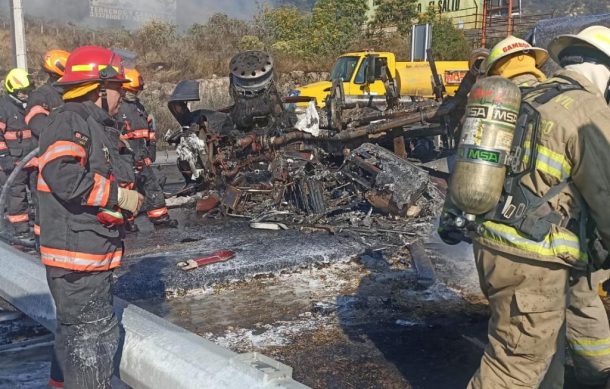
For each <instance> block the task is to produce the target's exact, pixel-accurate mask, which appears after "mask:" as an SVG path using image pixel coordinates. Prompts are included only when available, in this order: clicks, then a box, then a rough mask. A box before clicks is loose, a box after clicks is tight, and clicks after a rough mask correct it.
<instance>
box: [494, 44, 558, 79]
mask: <svg viewBox="0 0 610 389" xmlns="http://www.w3.org/2000/svg"><path fill="white" fill-rule="evenodd" d="M517 53H523V54H533V56H534V58H535V60H536V67H538V68H539V67H541V66H542V65H544V63H545V62H546V60H547V59H548V58H549V53H548V52H547V51H546V50H545V49H541V48H540V47H534V46H532V45H530V44H529V43H527V41H524V40H523V39H519V38H517V37H514V36H512V35H509V36H508V37H506V38H504V39H503V40H501V41H500V42H498V43H497V44H496V45H495V46H494V47H493V48H492V49H491V53H490V54H489V57H487V61H486V62H485V72H484V74H485V75H486V76H488V75H489V73H490V71H491V69H493V67H494V65H495V64H497V63H498V61H500V60H501V59H503V58H506V57H508V56H509V55H513V54H517Z"/></svg>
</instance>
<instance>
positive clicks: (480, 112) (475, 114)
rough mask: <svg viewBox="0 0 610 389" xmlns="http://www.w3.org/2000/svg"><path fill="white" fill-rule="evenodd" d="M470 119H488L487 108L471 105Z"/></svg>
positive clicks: (469, 110)
mask: <svg viewBox="0 0 610 389" xmlns="http://www.w3.org/2000/svg"><path fill="white" fill-rule="evenodd" d="M467 116H468V117H470V118H482V119H485V118H486V117H487V107H485V106H483V105H471V106H470V107H468V115H467Z"/></svg>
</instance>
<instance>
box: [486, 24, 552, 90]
mask: <svg viewBox="0 0 610 389" xmlns="http://www.w3.org/2000/svg"><path fill="white" fill-rule="evenodd" d="M548 58H549V54H548V52H547V51H546V50H544V49H542V48H539V47H534V46H532V45H530V44H529V43H528V42H527V41H524V40H523V39H519V38H516V37H514V36H512V35H511V36H508V37H506V38H505V39H503V40H501V41H500V42H498V44H496V45H495V46H494V47H493V48H492V49H491V51H490V53H489V55H488V56H487V59H486V60H485V63H484V65H483V69H482V72H483V75H485V76H502V77H504V78H508V79H509V80H511V81H512V82H514V83H515V84H517V85H518V86H520V87H527V86H533V85H536V84H538V83H539V82H541V81H544V80H545V79H546V76H545V75H544V73H543V72H542V71H541V70H540V67H541V66H542V65H544V63H545V62H546V60H547V59H548Z"/></svg>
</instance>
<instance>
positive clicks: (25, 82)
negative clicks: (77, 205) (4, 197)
mask: <svg viewBox="0 0 610 389" xmlns="http://www.w3.org/2000/svg"><path fill="white" fill-rule="evenodd" d="M4 88H5V89H6V92H7V93H6V94H5V95H4V96H2V98H1V99H0V131H2V134H3V138H4V144H0V146H2V147H4V146H6V147H7V148H8V153H7V155H6V156H5V157H4V158H3V159H2V162H3V166H2V168H3V170H4V172H5V173H6V175H7V176H8V174H10V172H11V171H12V170H13V168H14V167H15V165H16V164H17V163H19V161H20V160H21V159H22V158H23V157H25V156H26V155H27V154H29V153H30V152H31V151H32V150H34V149H35V148H36V143H35V141H34V140H33V139H32V132H31V131H30V130H29V129H28V127H27V126H26V123H25V107H26V104H27V101H28V97H29V94H30V92H31V91H32V89H34V83H33V81H32V78H31V77H30V75H29V74H28V72H27V71H25V70H23V69H19V68H15V69H12V70H11V71H10V72H9V73H8V74H7V75H6V78H5V80H4ZM28 190H29V191H30V194H31V197H32V201H33V202H34V204H36V163H35V160H33V161H32V162H31V163H28V165H27V166H26V167H25V168H24V169H22V170H21V172H19V174H18V175H17V177H16V179H15V181H14V183H13V185H12V186H11V187H10V188H9V196H8V207H7V208H8V217H7V218H8V220H9V222H10V223H11V225H12V226H13V229H14V231H15V234H16V236H17V237H20V238H29V237H30V224H29V221H30V217H29V203H28Z"/></svg>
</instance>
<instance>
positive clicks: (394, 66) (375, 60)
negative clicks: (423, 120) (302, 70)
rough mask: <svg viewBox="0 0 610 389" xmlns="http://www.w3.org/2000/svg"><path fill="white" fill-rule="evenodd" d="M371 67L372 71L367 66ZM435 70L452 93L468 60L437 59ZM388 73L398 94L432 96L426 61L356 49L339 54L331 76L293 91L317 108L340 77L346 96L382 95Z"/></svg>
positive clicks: (430, 73) (464, 71)
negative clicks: (309, 100) (404, 59)
mask: <svg viewBox="0 0 610 389" xmlns="http://www.w3.org/2000/svg"><path fill="white" fill-rule="evenodd" d="M369 69H372V72H371V71H370V70H369ZM436 69H437V72H438V74H439V76H440V78H441V80H442V81H443V84H444V85H445V91H446V93H447V94H448V95H450V96H451V95H453V94H455V91H456V90H457V88H458V86H459V85H460V82H462V79H463V78H464V76H465V75H466V72H467V71H468V61H437V62H436ZM387 73H389V75H391V77H392V79H393V80H394V82H395V84H396V89H397V91H398V93H399V95H400V97H424V98H433V97H435V95H434V87H433V77H432V71H431V70H430V66H429V64H428V62H398V61H396V56H395V55H394V53H390V52H376V51H356V52H351V53H345V54H343V55H341V56H340V57H339V58H338V59H337V61H336V62H335V65H334V66H333V69H332V71H331V73H330V80H328V81H319V82H314V83H312V84H308V85H304V86H302V87H299V88H296V89H295V90H294V91H293V93H292V95H296V96H303V97H312V98H315V100H316V105H317V106H318V107H319V108H323V107H324V106H325V101H326V97H327V96H328V95H329V94H330V91H331V88H332V84H333V81H336V80H338V79H342V80H343V93H344V94H345V96H346V97H347V96H380V97H381V96H385V94H386V87H385V82H384V81H385V80H386V79H387V78H388V76H387Z"/></svg>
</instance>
